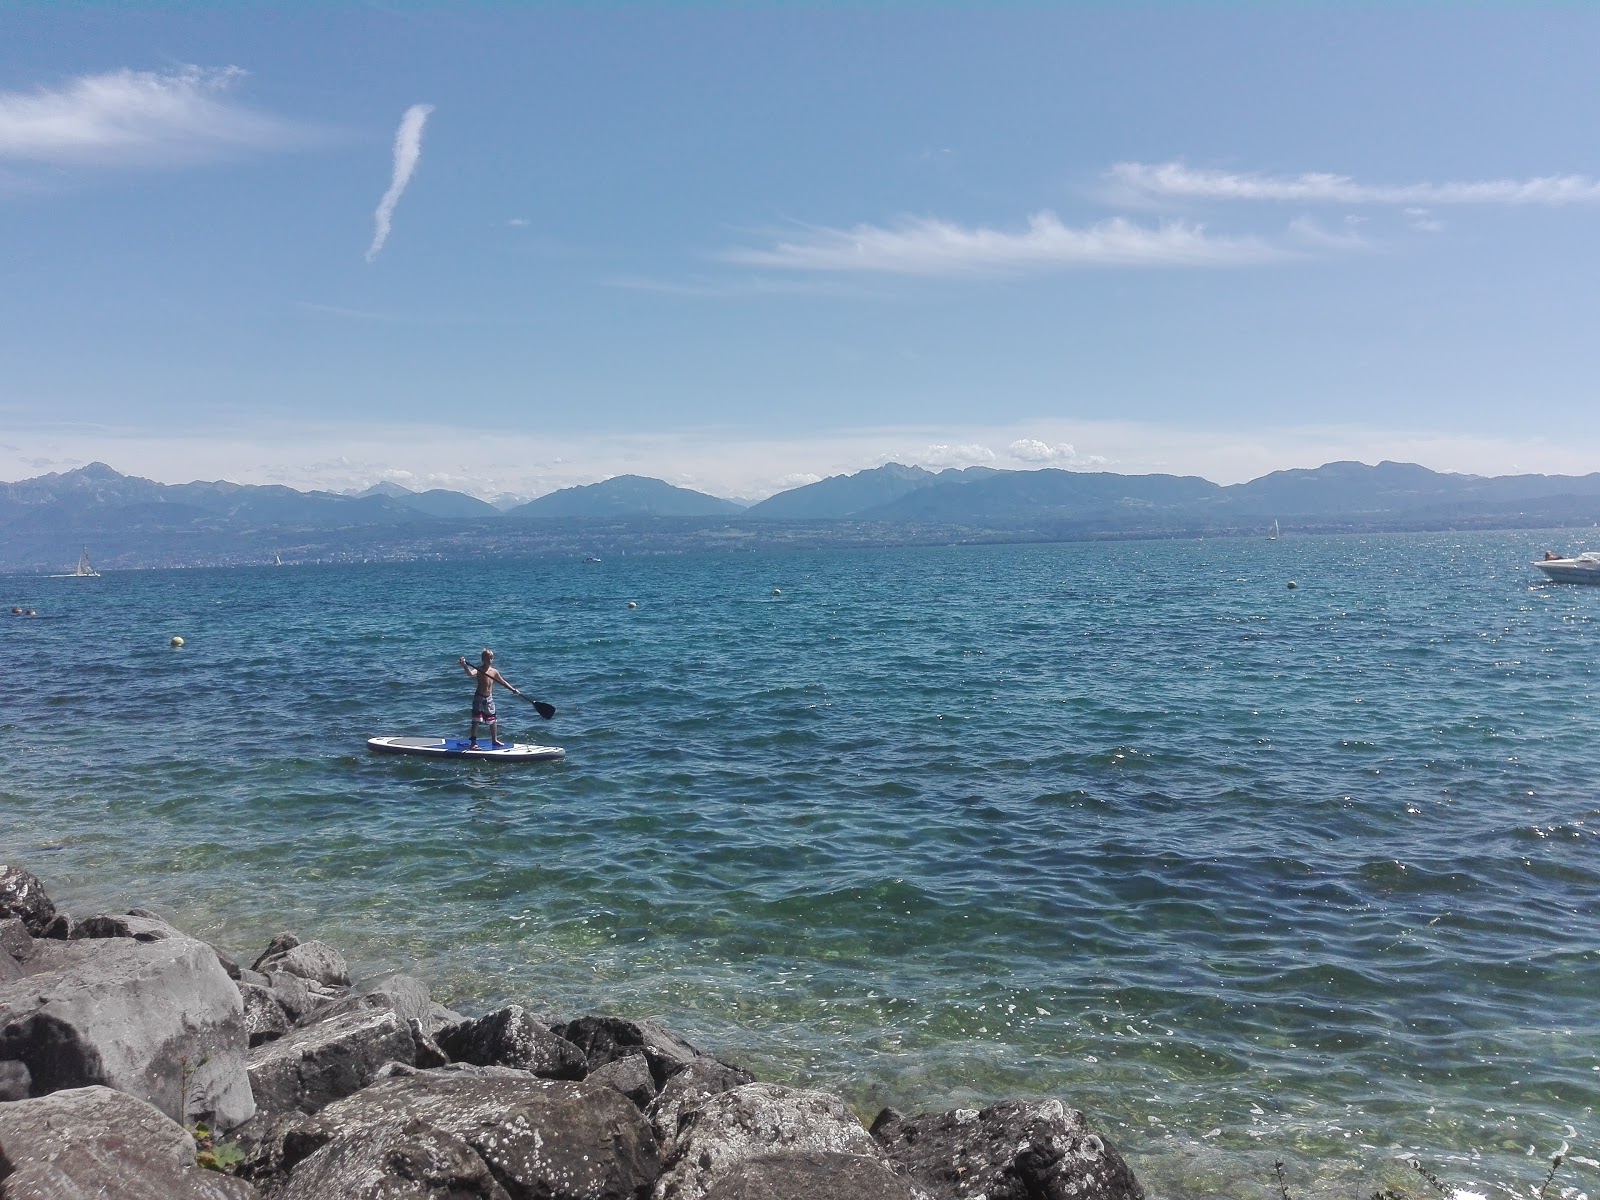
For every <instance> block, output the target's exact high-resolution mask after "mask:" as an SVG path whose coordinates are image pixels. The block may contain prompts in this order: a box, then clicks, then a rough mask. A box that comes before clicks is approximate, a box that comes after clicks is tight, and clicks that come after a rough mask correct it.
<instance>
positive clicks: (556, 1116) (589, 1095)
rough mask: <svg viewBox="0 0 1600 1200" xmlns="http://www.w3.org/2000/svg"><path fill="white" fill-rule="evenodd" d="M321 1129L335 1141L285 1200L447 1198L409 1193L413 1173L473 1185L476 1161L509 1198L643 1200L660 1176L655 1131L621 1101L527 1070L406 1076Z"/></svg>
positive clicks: (294, 1180)
mask: <svg viewBox="0 0 1600 1200" xmlns="http://www.w3.org/2000/svg"><path fill="white" fill-rule="evenodd" d="M469 1072H470V1073H469ZM315 1120H316V1123H317V1125H318V1126H319V1127H320V1129H321V1130H322V1131H323V1134H324V1135H325V1136H327V1137H328V1141H327V1142H326V1143H325V1144H324V1145H323V1146H322V1148H321V1149H319V1150H317V1151H316V1152H315V1153H314V1154H312V1155H310V1156H309V1157H308V1158H306V1159H304V1160H303V1161H302V1162H300V1164H299V1165H298V1166H296V1167H295V1168H294V1170H293V1172H292V1173H291V1174H290V1176H289V1186H288V1189H287V1190H286V1191H285V1192H284V1196H285V1198H286V1200H291V1198H292V1200H310V1198H311V1197H318V1198H321V1197H334V1196H338V1197H341V1198H342V1197H347V1196H357V1197H367V1196H371V1197H379V1196H382V1197H389V1196H409V1195H417V1196H424V1195H430V1194H431V1195H444V1194H448V1193H445V1192H432V1193H429V1192H425V1191H410V1190H402V1189H403V1188H405V1187H406V1186H408V1185H407V1180H408V1179H409V1181H410V1182H411V1183H415V1182H416V1179H415V1177H414V1175H415V1172H416V1170H417V1168H416V1167H415V1165H414V1164H416V1163H417V1162H418V1161H419V1160H422V1161H425V1163H426V1166H425V1168H424V1170H425V1172H428V1173H432V1174H433V1176H434V1177H443V1176H445V1175H447V1174H454V1175H456V1176H458V1177H462V1178H468V1179H470V1178H472V1177H473V1176H472V1172H473V1171H474V1170H475V1169H476V1168H475V1167H474V1166H473V1156H476V1157H477V1158H478V1159H481V1160H482V1161H483V1162H484V1163H485V1164H486V1165H487V1167H488V1168H489V1170H490V1171H491V1172H492V1174H493V1176H494V1179H495V1180H496V1181H498V1183H499V1185H500V1186H501V1187H502V1188H504V1191H505V1194H506V1195H507V1196H509V1197H511V1200H580V1198H581V1200H635V1198H636V1197H638V1196H640V1195H642V1194H644V1192H645V1190H646V1189H647V1188H648V1187H649V1185H650V1182H651V1180H653V1179H654V1178H655V1177H656V1175H657V1173H658V1171H659V1168H660V1160H659V1158H658V1156H657V1153H656V1142H655V1138H654V1136H653V1135H652V1134H651V1133H650V1127H649V1126H648V1125H647V1124H646V1123H645V1120H644V1117H643V1116H642V1115H641V1114H640V1113H639V1111H638V1109H636V1108H634V1106H633V1105H632V1104H630V1103H628V1101H627V1100H626V1099H624V1098H623V1097H622V1096H621V1095H619V1094H618V1093H617V1092H615V1091H613V1090H612V1089H610V1088H607V1087H601V1086H598V1085H595V1084H590V1083H586V1082H575V1081H571V1080H551V1079H537V1078H534V1077H532V1076H529V1075H528V1074H526V1073H525V1072H520V1071H511V1070H497V1069H495V1068H482V1067H478V1068H468V1069H467V1070H465V1071H451V1070H448V1069H446V1070H439V1071H399V1072H395V1073H394V1074H392V1075H391V1076H390V1077H389V1078H387V1079H382V1080H380V1081H378V1082H377V1083H374V1084H373V1085H372V1086H370V1087H368V1088H366V1089H364V1090H363V1091H360V1092H358V1093H356V1094H355V1095H354V1096H351V1097H349V1098H348V1099H345V1100H341V1101H339V1102H338V1103H337V1104H330V1105H329V1106H328V1107H327V1108H325V1109H323V1110H322V1112H321V1113H320V1114H318V1116H317V1117H316V1118H315ZM400 1135H403V1136H400ZM374 1138H380V1139H387V1141H386V1143H380V1144H388V1145H390V1146H391V1147H393V1148H394V1149H395V1150H396V1151H397V1152H398V1153H397V1154H396V1155H394V1156H387V1157H386V1156H385V1155H383V1154H381V1153H379V1152H378V1151H377V1150H375V1148H374V1141H373V1139H374ZM408 1164H409V1165H408ZM407 1172H412V1173H413V1174H412V1175H407ZM472 1186H475V1187H480V1189H482V1188H483V1185H481V1184H477V1183H474V1184H473V1185H472ZM319 1189H320V1190H319ZM464 1195H465V1196H477V1195H484V1196H493V1195H495V1193H493V1192H492V1191H488V1190H480V1191H478V1192H474V1191H466V1192H465V1193H464ZM496 1200H499V1197H498V1196H496Z"/></svg>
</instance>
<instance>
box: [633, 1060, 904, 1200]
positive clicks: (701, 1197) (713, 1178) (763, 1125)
mask: <svg viewBox="0 0 1600 1200" xmlns="http://www.w3.org/2000/svg"><path fill="white" fill-rule="evenodd" d="M772 1154H784V1155H790V1154H794V1155H806V1154H854V1155H860V1156H863V1157H866V1158H882V1154H881V1152H880V1151H879V1149H878V1145H877V1143H876V1142H874V1141H873V1140H872V1137H871V1135H870V1134H868V1133H867V1131H866V1130H865V1129H863V1128H862V1127H861V1122H860V1121H858V1120H857V1119H856V1115H855V1114H854V1113H853V1112H851V1111H850V1106H849V1105H848V1104H846V1103H845V1102H844V1101H843V1100H841V1099H839V1097H837V1096H832V1095H829V1094H828V1093H826V1092H811V1091H802V1090H800V1089H798V1088H787V1087H781V1086H779V1085H777V1084H771V1083H747V1084H745V1085H744V1086H743V1087H739V1088H734V1089H733V1090H732V1091H731V1092H722V1093H720V1094H718V1095H715V1096H711V1097H709V1098H707V1099H705V1100H702V1101H700V1103H699V1104H698V1105H696V1106H694V1107H692V1108H685V1110H684V1112H683V1115H682V1118H681V1120H680V1122H679V1127H678V1136H677V1142H676V1144H675V1146H674V1148H673V1153H672V1161H671V1163H670V1164H669V1166H668V1168H667V1170H666V1171H665V1172H664V1173H663V1174H662V1176H661V1178H660V1179H659V1180H657V1181H656V1186H655V1190H654V1192H653V1193H652V1195H653V1196H654V1197H655V1200H705V1196H706V1194H707V1193H708V1192H709V1191H710V1190H711V1188H712V1187H713V1186H714V1185H715V1184H716V1183H718V1182H719V1181H720V1180H721V1178H722V1177H723V1176H724V1175H727V1174H729V1173H730V1172H731V1171H732V1170H733V1168H734V1167H735V1166H737V1165H738V1164H740V1163H742V1162H744V1161H745V1160H746V1159H751V1158H759V1157H763V1156H767V1155H772Z"/></svg>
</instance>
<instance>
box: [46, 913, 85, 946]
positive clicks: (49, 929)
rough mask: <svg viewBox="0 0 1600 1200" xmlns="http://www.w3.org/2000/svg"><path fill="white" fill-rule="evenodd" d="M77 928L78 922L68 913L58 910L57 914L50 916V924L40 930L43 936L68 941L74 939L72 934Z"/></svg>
mask: <svg viewBox="0 0 1600 1200" xmlns="http://www.w3.org/2000/svg"><path fill="white" fill-rule="evenodd" d="M77 930H78V923H77V922H76V921H74V920H73V919H72V918H71V917H69V916H67V914H66V913H64V912H58V913H57V914H56V915H55V916H53V917H51V918H50V922H49V924H47V925H46V926H45V927H44V928H43V929H42V930H40V931H39V936H40V937H42V938H51V939H53V940H55V941H58V942H66V941H70V940H71V939H72V935H73V934H74V933H76V932H77Z"/></svg>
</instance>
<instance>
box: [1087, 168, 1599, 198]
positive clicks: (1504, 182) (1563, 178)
mask: <svg viewBox="0 0 1600 1200" xmlns="http://www.w3.org/2000/svg"><path fill="white" fill-rule="evenodd" d="M1106 178H1107V179H1108V180H1109V181H1110V183H1111V185H1112V190H1113V193H1114V194H1115V195H1118V196H1121V197H1124V198H1129V199H1178V200H1272V201H1281V202H1291V203H1297V204H1401V205H1432V204H1501V205H1519V204H1538V205H1562V204H1600V179H1595V178H1593V177H1591V176H1588V175H1544V176H1537V177H1535V178H1532V179H1484V180H1476V181H1458V182H1452V183H1406V184H1368V183H1358V182H1357V181H1356V180H1354V179H1352V178H1351V177H1350V176H1348V175H1334V174H1330V173H1327V172H1309V173H1306V174H1302V175H1263V174H1260V173H1256V172H1232V171H1211V170H1197V169H1195V168H1193V167H1187V166H1185V165H1184V164H1182V163H1155V164H1151V163H1134V162H1125V163H1117V164H1116V165H1115V166H1114V167H1112V168H1111V169H1110V170H1109V171H1107V172H1106Z"/></svg>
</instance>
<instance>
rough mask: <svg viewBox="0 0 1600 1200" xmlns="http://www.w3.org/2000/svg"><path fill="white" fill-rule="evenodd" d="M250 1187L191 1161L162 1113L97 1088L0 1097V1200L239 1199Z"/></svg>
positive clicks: (191, 1153)
mask: <svg viewBox="0 0 1600 1200" xmlns="http://www.w3.org/2000/svg"><path fill="white" fill-rule="evenodd" d="M255 1195H256V1191H255V1189H254V1188H253V1187H251V1186H250V1184H248V1183H246V1182H244V1181H243V1180H242V1179H231V1178H229V1177H228V1176H226V1175H219V1174H217V1173H216V1172H214V1171H205V1170H201V1169H200V1168H199V1167H197V1166H196V1165H195V1144H194V1139H193V1138H192V1137H190V1136H189V1133H188V1131H187V1130H185V1129H184V1128H183V1126H181V1125H179V1124H178V1123H177V1122H176V1121H173V1120H172V1119H171V1118H169V1117H167V1116H166V1115H165V1114H163V1113H162V1112H160V1111H159V1110H157V1109H156V1108H154V1107H153V1106H151V1105H149V1104H146V1103H145V1102H144V1101H143V1100H137V1099H135V1098H134V1097H132V1096H128V1095H124V1094H123V1093H121V1092H117V1091H113V1090H111V1089H110V1088H104V1087H87V1088H71V1089H68V1090H66V1091H60V1092H54V1093H52V1094H51V1095H49V1096H43V1097H39V1098H37V1099H32V1100H19V1101H17V1102H15V1103H13V1104H0V1200H90V1198H92V1197H105V1198H110V1200H133V1198H135V1197H150V1198H152V1200H153V1198H155V1197H160V1198H161V1200H245V1198H246V1197H251V1196H255Z"/></svg>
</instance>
